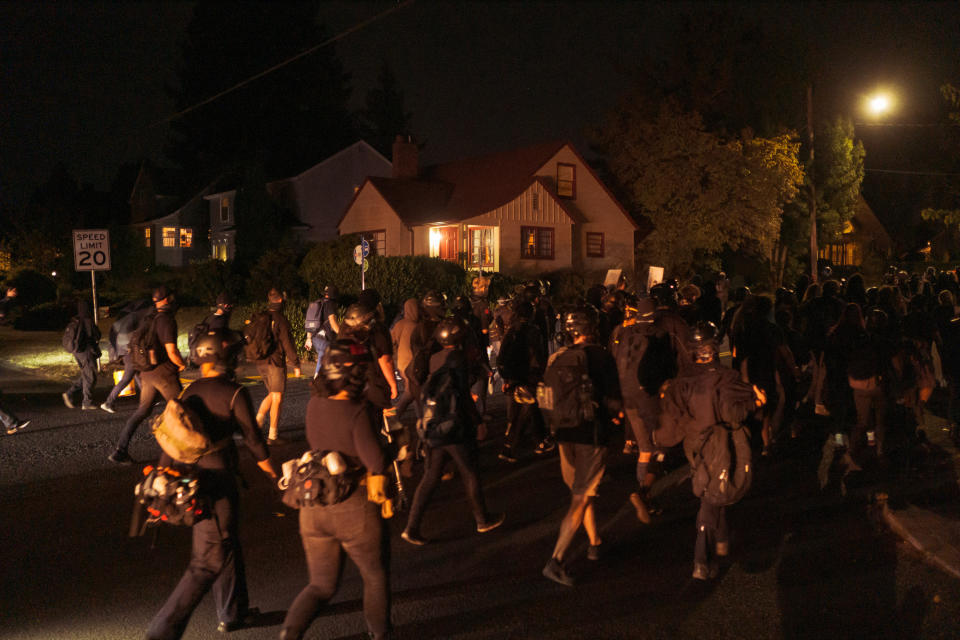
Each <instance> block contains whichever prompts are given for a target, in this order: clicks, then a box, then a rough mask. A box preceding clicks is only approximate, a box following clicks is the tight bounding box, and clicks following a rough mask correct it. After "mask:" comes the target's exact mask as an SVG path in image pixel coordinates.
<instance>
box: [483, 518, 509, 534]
mask: <svg viewBox="0 0 960 640" xmlns="http://www.w3.org/2000/svg"><path fill="white" fill-rule="evenodd" d="M506 517H507V516H506V514H504V513H501V514H500V515H498V516H497V517H495V518H492V519H489V518H488V519H487V520H486V522H482V523H481V522H478V523H477V533H486V532H487V531H493V530H494V529H496V528H497V527H499V526H500V525H502V524H503V521H504V520H505V519H506Z"/></svg>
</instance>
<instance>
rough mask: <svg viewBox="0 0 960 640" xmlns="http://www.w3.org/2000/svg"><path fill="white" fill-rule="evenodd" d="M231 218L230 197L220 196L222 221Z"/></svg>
mask: <svg viewBox="0 0 960 640" xmlns="http://www.w3.org/2000/svg"><path fill="white" fill-rule="evenodd" d="M229 219H230V198H220V222H226V221H227V220H229Z"/></svg>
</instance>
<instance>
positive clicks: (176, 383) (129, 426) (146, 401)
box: [117, 362, 183, 453]
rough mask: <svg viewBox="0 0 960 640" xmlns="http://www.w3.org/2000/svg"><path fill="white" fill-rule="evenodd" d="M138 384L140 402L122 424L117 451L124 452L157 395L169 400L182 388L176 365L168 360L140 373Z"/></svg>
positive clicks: (148, 413)
mask: <svg viewBox="0 0 960 640" xmlns="http://www.w3.org/2000/svg"><path fill="white" fill-rule="evenodd" d="M140 385H141V386H140V404H139V405H138V406H137V410H136V411H134V412H133V415H131V416H130V417H129V418H128V419H127V422H126V424H125V425H123V431H121V432H120V440H119V441H117V451H123V452H124V453H126V451H127V447H129V446H130V439H131V438H133V434H134V433H136V432H137V427H139V426H140V423H141V422H143V421H144V419H145V418H146V417H147V416H148V415H150V412H151V411H153V403H154V402H156V401H157V395H160V396H163V399H164V400H170V399H171V398H176V397H177V395H179V394H180V391H182V390H183V387H182V386H181V385H180V375H179V372H178V371H177V368H176V366H174V365H173V364H172V363H169V362H167V363H164V364H162V365H160V366H158V367H157V368H156V369H154V370H153V371H144V372H143V373H141V374H140Z"/></svg>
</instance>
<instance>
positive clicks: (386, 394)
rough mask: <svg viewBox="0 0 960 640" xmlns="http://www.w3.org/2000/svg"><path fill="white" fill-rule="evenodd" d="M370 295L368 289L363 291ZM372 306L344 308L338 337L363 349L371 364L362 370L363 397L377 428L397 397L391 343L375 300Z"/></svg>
mask: <svg viewBox="0 0 960 640" xmlns="http://www.w3.org/2000/svg"><path fill="white" fill-rule="evenodd" d="M367 291H370V289H367ZM377 300H378V301H377V304H376V305H370V304H369V303H370V302H371V299H370V298H367V299H366V304H365V303H364V302H357V303H355V304H352V305H350V306H349V307H347V310H346V313H344V316H343V324H342V325H341V332H340V337H341V338H343V339H346V340H353V341H355V342H359V343H360V344H362V345H364V346H365V347H366V348H367V350H368V351H369V352H370V355H371V357H372V358H373V362H372V363H371V365H370V366H369V367H367V368H366V370H365V371H366V373H367V386H366V388H365V389H364V397H365V398H366V400H367V402H368V403H370V405H371V406H372V407H373V409H374V410H375V413H376V422H377V424H380V420H381V419H382V418H381V416H382V412H383V410H384V409H389V408H390V407H391V400H395V399H397V398H398V397H399V392H398V389H397V376H396V373H395V372H394V369H393V340H392V339H391V338H390V332H389V330H388V329H387V327H386V326H384V324H383V322H382V319H381V318H382V307H380V305H379V297H378V298H377Z"/></svg>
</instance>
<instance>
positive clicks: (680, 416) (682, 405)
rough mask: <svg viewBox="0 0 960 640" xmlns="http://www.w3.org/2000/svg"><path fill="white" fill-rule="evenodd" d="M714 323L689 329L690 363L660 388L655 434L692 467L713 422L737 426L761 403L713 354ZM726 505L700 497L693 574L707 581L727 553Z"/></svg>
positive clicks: (756, 393)
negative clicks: (676, 447) (680, 448)
mask: <svg viewBox="0 0 960 640" xmlns="http://www.w3.org/2000/svg"><path fill="white" fill-rule="evenodd" d="M717 334H718V332H717V328H716V327H715V326H714V325H712V324H710V323H708V322H703V323H700V324H699V325H697V327H696V328H695V329H694V330H693V331H692V332H691V338H690V344H689V346H688V351H689V353H691V355H692V361H693V363H694V365H693V367H690V368H688V369H687V370H686V371H683V372H681V374H680V375H679V376H677V377H676V378H675V379H673V380H671V381H670V382H668V383H667V386H666V388H665V389H664V390H663V392H662V400H661V409H662V411H661V414H660V429H659V430H658V431H657V433H656V436H655V439H656V441H657V444H658V445H660V446H665V447H670V446H674V445H676V444H678V443H679V442H680V441H681V440H682V441H683V451H684V453H685V454H686V456H687V460H688V461H689V462H690V467H691V473H695V472H696V460H697V455H696V454H698V453H699V452H700V451H701V450H702V448H703V445H704V443H705V442H706V440H707V437H708V436H709V435H710V433H711V432H712V430H713V427H714V425H716V424H717V423H718V421H719V422H723V423H726V424H730V425H739V424H741V423H742V422H743V420H744V419H746V417H747V415H748V414H749V413H750V412H751V411H753V410H754V409H755V408H756V407H759V406H761V405H762V404H763V403H764V402H765V398H764V397H763V393H762V392H761V391H760V390H759V389H757V387H755V386H754V387H752V388H751V386H750V385H749V384H747V383H745V382H741V381H740V375H739V374H738V373H737V372H736V371H734V370H732V369H727V368H726V367H724V366H723V365H721V364H720V361H719V359H718V358H717ZM726 509H727V508H726V507H725V506H720V505H716V504H712V503H710V502H709V501H708V500H707V499H705V498H702V497H701V499H700V511H699V512H698V513H697V524H696V527H697V539H696V542H695V544H694V553H693V577H694V578H696V579H697V580H707V579H708V578H711V577H714V576H716V574H717V571H718V565H717V557H718V556H721V557H722V556H726V555H727V554H728V553H729V540H730V538H729V532H728V530H727V518H726Z"/></svg>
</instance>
